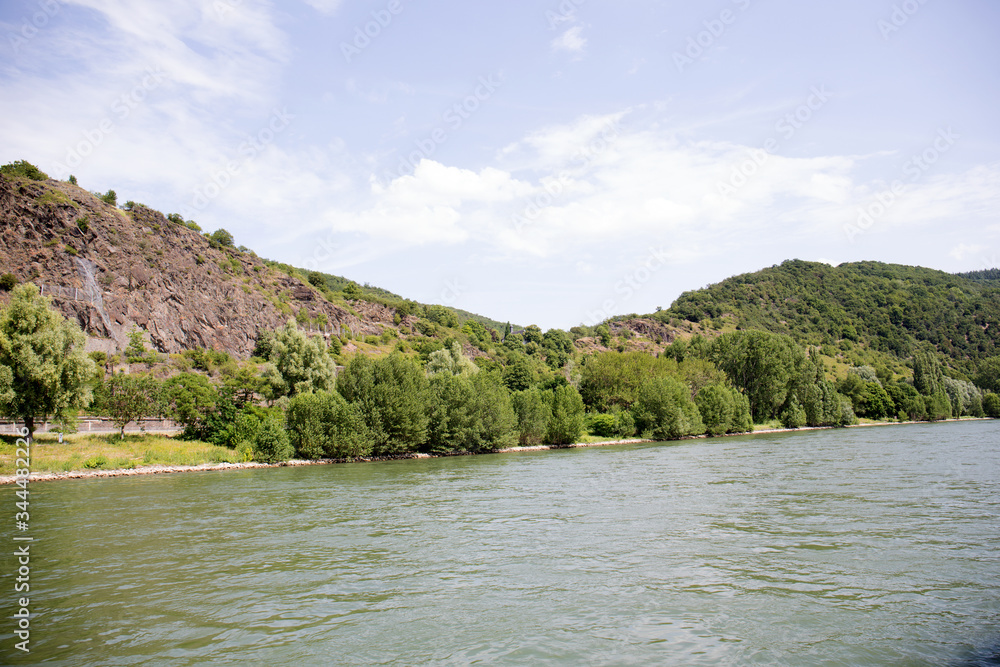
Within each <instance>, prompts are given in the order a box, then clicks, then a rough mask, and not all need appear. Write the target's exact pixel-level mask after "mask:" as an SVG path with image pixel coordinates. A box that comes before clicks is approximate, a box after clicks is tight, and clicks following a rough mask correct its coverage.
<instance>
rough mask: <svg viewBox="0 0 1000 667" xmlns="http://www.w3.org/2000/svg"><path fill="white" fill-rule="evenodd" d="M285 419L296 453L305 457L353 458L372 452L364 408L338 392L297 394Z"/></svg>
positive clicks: (289, 405)
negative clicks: (363, 413) (346, 399)
mask: <svg viewBox="0 0 1000 667" xmlns="http://www.w3.org/2000/svg"><path fill="white" fill-rule="evenodd" d="M285 420H286V423H287V425H288V432H289V437H290V439H291V442H292V445H293V446H294V447H295V451H296V454H297V455H298V456H301V457H302V458H306V459H318V458H320V457H323V456H326V457H327V458H333V459H351V458H358V457H362V456H368V455H370V454H371V452H372V446H373V442H372V438H371V434H370V433H369V431H368V427H367V426H366V425H365V421H364V418H363V417H362V415H361V411H360V409H359V408H358V406H356V405H349V404H348V403H347V401H345V400H344V399H343V397H341V396H340V395H339V394H337V393H335V392H325V391H321V392H316V393H308V394H299V395H298V396H295V397H294V398H292V400H291V401H290V402H289V404H288V412H287V413H286V415H285Z"/></svg>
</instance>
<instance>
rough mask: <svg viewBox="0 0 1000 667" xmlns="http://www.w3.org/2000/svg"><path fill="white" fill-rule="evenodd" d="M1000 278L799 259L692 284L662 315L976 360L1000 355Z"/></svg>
mask: <svg viewBox="0 0 1000 667" xmlns="http://www.w3.org/2000/svg"><path fill="white" fill-rule="evenodd" d="M998 278H1000V271H997V270H995V269H994V270H990V271H980V272H975V273H972V274H965V275H964V276H963V275H953V274H949V273H944V272H943V271H935V270H932V269H925V268H921V267H914V266H902V265H898V264H882V263H880V262H858V263H852V264H841V265H840V266H836V267H833V266H829V265H827V264H820V263H815V262H805V261H801V260H790V261H787V262H784V263H782V264H781V265H780V266H773V267H771V268H768V269H764V270H762V271H758V272H756V273H748V274H743V275H739V276H734V277H732V278H729V279H727V280H724V281H722V282H721V283H718V284H716V285H711V286H709V287H706V288H704V289H700V290H696V291H692V292H685V293H684V294H682V295H681V296H680V297H679V298H678V299H677V300H676V301H675V302H674V303H673V305H671V307H670V308H669V309H668V310H665V311H661V312H659V313H657V314H656V317H658V318H660V319H662V320H664V321H669V320H671V319H675V320H676V319H681V320H684V319H686V320H690V321H693V322H701V321H705V320H714V321H715V322H716V323H720V324H722V323H724V324H725V325H732V326H735V327H738V328H741V329H765V330H767V331H772V332H775V333H785V334H789V335H791V336H792V337H793V338H795V339H796V340H797V341H799V342H800V343H801V344H803V345H837V344H838V343H841V342H842V341H845V340H846V341H851V342H852V343H856V344H860V345H864V346H866V347H869V348H871V349H873V350H878V351H881V352H886V353H889V354H892V355H894V356H897V357H900V358H905V357H909V356H910V355H912V354H913V353H914V350H915V349H916V348H917V347H918V346H919V345H920V344H921V343H930V344H932V345H933V346H935V347H936V349H937V350H938V351H939V352H940V353H941V354H943V355H945V356H947V357H950V358H951V359H953V360H954V361H955V362H956V363H957V365H969V364H970V362H972V363H975V362H978V361H980V360H982V359H984V358H986V357H990V356H993V355H997V354H1000V349H998V348H1000V333H998V332H1000V280H998ZM720 320H721V322H720Z"/></svg>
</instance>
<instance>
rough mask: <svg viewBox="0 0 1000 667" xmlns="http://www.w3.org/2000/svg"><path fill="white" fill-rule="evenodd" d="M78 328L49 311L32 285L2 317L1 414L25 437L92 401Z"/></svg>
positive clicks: (89, 365) (16, 294)
mask: <svg viewBox="0 0 1000 667" xmlns="http://www.w3.org/2000/svg"><path fill="white" fill-rule="evenodd" d="M85 340H86V339H85V338H84V335H83V332H82V331H80V328H79V327H78V326H76V324H73V323H71V322H69V321H68V320H66V318H64V317H63V316H62V315H60V314H59V313H57V312H56V311H55V310H53V309H52V308H51V307H50V305H49V300H48V299H46V298H44V297H42V296H41V295H40V294H39V291H38V288H37V287H35V285H33V284H31V283H27V284H24V285H19V286H18V287H16V288H14V291H13V293H12V296H11V301H10V303H9V304H8V305H7V307H6V308H4V309H3V310H2V311H0V413H2V414H3V415H5V416H7V417H13V418H15V419H21V420H23V421H24V424H25V427H26V428H27V429H28V437H29V438H30V437H32V436H33V435H34V432H35V420H36V419H39V418H40V419H42V420H43V421H44V420H45V419H47V418H48V417H49V416H51V415H57V414H61V413H63V412H64V411H67V410H70V409H72V408H74V407H77V406H82V405H86V403H87V402H88V401H89V400H90V388H89V387H88V385H87V381H88V380H89V379H90V378H91V377H92V376H93V374H94V363H93V362H92V361H91V360H90V358H89V357H88V356H87V355H86V354H85V353H84V351H83V346H84V342H85Z"/></svg>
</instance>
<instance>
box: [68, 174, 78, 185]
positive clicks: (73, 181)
mask: <svg viewBox="0 0 1000 667" xmlns="http://www.w3.org/2000/svg"><path fill="white" fill-rule="evenodd" d="M69 184H70V185H76V184H77V183H76V176H74V175H73V174H70V175H69Z"/></svg>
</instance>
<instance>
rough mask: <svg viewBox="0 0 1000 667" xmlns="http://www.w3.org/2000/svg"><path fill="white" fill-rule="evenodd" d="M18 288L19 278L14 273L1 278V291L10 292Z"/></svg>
mask: <svg viewBox="0 0 1000 667" xmlns="http://www.w3.org/2000/svg"><path fill="white" fill-rule="evenodd" d="M15 287H17V277H16V276H15V275H14V274H13V273H5V274H3V275H2V276H0V290H2V291H4V292H9V291H11V290H12V289H14V288H15Z"/></svg>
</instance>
